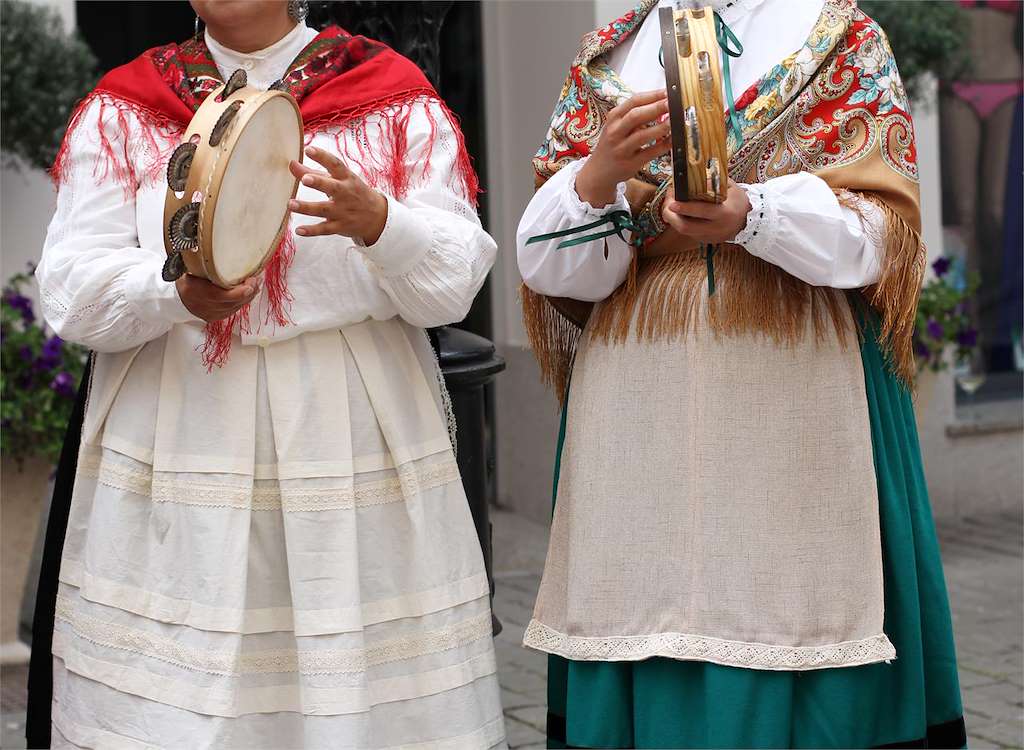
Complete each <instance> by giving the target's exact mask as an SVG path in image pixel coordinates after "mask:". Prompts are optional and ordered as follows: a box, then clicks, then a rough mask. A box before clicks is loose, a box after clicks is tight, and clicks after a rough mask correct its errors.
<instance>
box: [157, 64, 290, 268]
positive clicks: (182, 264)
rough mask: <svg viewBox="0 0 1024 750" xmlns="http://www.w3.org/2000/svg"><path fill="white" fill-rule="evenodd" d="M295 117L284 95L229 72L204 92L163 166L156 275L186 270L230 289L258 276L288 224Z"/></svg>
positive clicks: (237, 73) (243, 74)
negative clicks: (163, 257)
mask: <svg viewBox="0 0 1024 750" xmlns="http://www.w3.org/2000/svg"><path fill="white" fill-rule="evenodd" d="M302 148H303V140H302V116H301V115H300V114H299V107H298V105H297V104H296V102H295V99H293V98H292V97H291V95H289V94H288V93H286V92H284V91H275V90H270V91H260V90H258V89H255V88H252V87H249V86H246V76H245V72H244V71H242V70H236V71H235V72H234V73H232V74H231V76H230V77H229V78H228V81H227V83H225V84H224V85H223V86H222V87H221V88H219V89H217V90H216V91H214V92H212V93H210V95H209V96H207V97H206V99H205V101H203V103H202V104H201V105H200V107H199V109H198V110H197V111H196V113H195V115H194V116H193V117H192V120H191V122H189V124H188V127H187V128H186V130H185V135H184V137H183V139H182V143H181V145H179V146H178V147H177V148H176V149H175V150H174V152H173V153H172V154H171V158H170V160H169V162H168V164H167V197H166V198H165V199H164V249H165V250H166V251H167V261H166V262H165V263H164V269H163V278H164V279H165V280H166V281H175V280H177V279H178V278H180V277H181V276H182V275H183V274H185V273H189V274H192V275H194V276H200V277H202V278H204V279H208V280H209V281H211V282H213V283H214V284H216V285H217V286H221V287H224V288H230V287H233V286H236V285H237V284H239V283H241V282H242V281H244V280H245V279H247V278H248V277H250V276H252V275H253V274H255V273H258V272H259V271H260V270H262V269H263V266H264V265H266V263H267V261H268V260H269V259H270V256H271V255H272V254H273V252H274V250H275V249H276V247H277V245H278V243H279V242H280V240H281V235H282V233H283V232H284V231H285V228H286V226H287V224H288V213H289V212H288V201H289V200H290V199H291V198H294V197H295V191H296V189H297V187H298V180H297V179H296V178H295V177H294V176H293V175H292V174H291V172H290V171H289V170H288V162H289V161H290V160H292V159H295V160H296V161H301V160H302Z"/></svg>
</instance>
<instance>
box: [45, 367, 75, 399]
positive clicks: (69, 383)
mask: <svg viewBox="0 0 1024 750" xmlns="http://www.w3.org/2000/svg"><path fill="white" fill-rule="evenodd" d="M50 388H52V389H53V390H55V391H56V392H57V393H59V394H60V395H61V396H67V397H68V398H72V397H74V395H75V379H74V378H73V377H71V373H70V372H60V373H58V374H57V377H55V378H54V379H53V382H51V383H50Z"/></svg>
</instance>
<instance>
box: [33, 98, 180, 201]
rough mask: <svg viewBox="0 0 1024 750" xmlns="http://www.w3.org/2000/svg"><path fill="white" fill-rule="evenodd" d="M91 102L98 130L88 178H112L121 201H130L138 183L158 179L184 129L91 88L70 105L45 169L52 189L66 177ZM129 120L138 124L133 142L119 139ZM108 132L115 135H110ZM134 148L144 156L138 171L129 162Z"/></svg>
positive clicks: (123, 99)
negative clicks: (54, 153)
mask: <svg viewBox="0 0 1024 750" xmlns="http://www.w3.org/2000/svg"><path fill="white" fill-rule="evenodd" d="M94 102H95V103H97V106H98V107H99V111H98V113H97V115H98V119H99V127H97V129H96V138H97V140H98V143H99V153H98V154H97V156H96V160H95V161H94V163H93V165H92V174H93V177H94V178H95V179H96V182H97V183H100V182H104V181H105V180H107V179H113V180H114V181H115V182H116V183H117V184H118V185H120V186H121V189H122V190H124V194H125V198H126V199H128V198H131V197H132V196H133V195H134V194H135V191H137V190H138V188H139V185H140V184H142V182H143V180H157V179H159V178H160V176H161V175H162V174H163V171H164V169H165V168H166V163H167V159H168V158H169V157H170V155H171V152H172V151H173V150H174V148H175V146H177V139H178V137H179V136H180V135H181V133H182V132H183V130H184V128H183V127H182V126H181V124H180V123H179V122H177V121H176V120H174V119H173V118H170V117H167V116H166V115H164V114H161V113H160V112H157V111H156V110H154V109H150V108H149V107H146V106H144V105H142V104H139V103H138V102H133V101H131V100H128V99H125V98H124V97H121V96H118V95H115V94H112V93H110V92H109V91H104V90H102V89H97V90H95V91H93V92H92V93H90V94H89V95H88V96H86V97H85V98H83V99H82V100H81V101H80V102H78V104H76V105H75V108H74V110H73V111H72V113H71V117H70V119H69V120H68V126H67V130H65V132H64V138H63V140H62V141H61V144H60V149H58V151H57V156H56V158H55V159H54V161H53V166H52V167H50V170H49V174H50V179H51V180H53V184H54V187H56V188H60V186H61V185H63V184H64V183H65V182H66V181H67V179H68V177H69V176H70V170H71V142H72V140H73V139H74V138H75V135H76V134H77V132H78V130H79V129H80V126H81V124H82V118H83V116H84V114H85V112H86V111H87V110H88V109H89V107H90V106H91V105H92V104H93V103H94ZM131 117H134V118H136V120H137V121H138V123H137V124H138V128H137V129H138V131H139V134H138V138H139V139H138V140H133V141H129V140H128V139H126V138H123V137H121V134H123V133H127V132H130V129H131V123H130V122H129V118H131ZM111 132H113V133H115V134H116V135H113V136H112V135H111ZM140 147H141V149H142V151H143V152H145V154H146V157H147V158H146V160H145V161H144V166H143V167H142V169H141V170H140V169H139V167H138V166H136V159H133V158H132V156H133V154H135V155H136V156H137V155H138V152H137V149H139V148H140Z"/></svg>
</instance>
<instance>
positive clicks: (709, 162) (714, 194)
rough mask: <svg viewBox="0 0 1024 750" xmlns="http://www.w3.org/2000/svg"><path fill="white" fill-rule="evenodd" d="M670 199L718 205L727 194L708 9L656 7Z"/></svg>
mask: <svg viewBox="0 0 1024 750" xmlns="http://www.w3.org/2000/svg"><path fill="white" fill-rule="evenodd" d="M658 20H659V23H660V26H661V42H662V51H663V54H664V60H665V83H666V89H667V92H668V111H669V122H670V124H671V128H672V151H671V154H672V178H673V182H674V193H675V196H674V197H675V199H676V200H679V201H689V200H700V201H707V202H712V203H721V202H722V201H724V200H725V196H726V192H727V190H728V182H729V181H728V179H723V177H725V176H726V175H725V170H726V168H727V165H728V157H727V152H726V139H725V107H724V105H723V103H722V67H721V49H720V47H719V44H718V37H717V35H716V32H715V20H714V12H713V11H712V9H711V8H710V7H703V8H685V7H681V5H680V4H679V3H677V4H676V5H675V6H666V7H662V8H659V10H658Z"/></svg>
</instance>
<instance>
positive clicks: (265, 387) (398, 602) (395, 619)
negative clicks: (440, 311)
mask: <svg viewBox="0 0 1024 750" xmlns="http://www.w3.org/2000/svg"><path fill="white" fill-rule="evenodd" d="M200 341H201V331H200V330H199V329H198V328H196V327H192V326H176V327H175V328H174V329H172V331H171V332H170V333H169V334H168V335H167V336H165V337H163V338H162V339H160V340H157V341H154V342H151V343H149V344H147V345H145V346H144V347H141V349H139V350H135V351H132V352H127V353H124V354H118V355H99V356H98V358H97V362H96V370H95V375H94V380H93V385H92V391H91V394H90V401H89V407H88V411H87V414H86V424H85V429H84V434H83V441H82V451H81V455H80V458H79V469H78V477H77V480H76V484H75V490H74V498H73V501H72V508H71V517H70V522H69V524H68V531H67V540H66V543H65V548H64V556H63V561H62V565H61V573H60V591H59V595H58V602H57V624H56V628H55V632H54V646H53V651H54V706H53V728H54V733H53V735H54V746H55V747H60V746H70V747H111V748H149V747H166V748H190V750H192V749H198V748H214V747H216V748H247V749H248V748H275V749H278V748H328V747H330V748H382V747H410V746H412V747H424V748H427V747H430V748H435V747H436V748H489V747H492V746H498V745H503V744H504V728H503V723H502V715H501V706H500V702H499V690H498V684H497V678H496V676H495V668H496V667H495V659H494V650H493V645H492V641H491V618H490V607H489V599H488V585H487V579H486V576H485V572H484V566H483V559H482V556H481V553H480V548H479V544H478V541H477V538H476V534H475V532H474V527H473V523H472V519H471V516H470V513H469V509H468V506H467V503H466V498H465V495H464V493H463V489H462V485H461V482H460V479H459V473H458V469H457V466H456V463H455V458H454V455H453V453H452V447H451V442H450V440H449V437H448V430H447V426H446V424H445V420H444V419H443V414H444V408H443V406H442V401H443V400H442V397H441V393H440V389H439V387H438V384H437V379H436V364H435V362H434V359H433V354H432V352H431V350H430V346H429V343H428V342H427V340H426V337H425V335H424V334H423V332H422V331H421V330H419V329H416V328H413V327H411V326H408V325H406V324H404V323H402V322H400V321H398V320H391V321H383V322H379V321H369V322H366V323H362V324H358V325H355V326H351V327H349V328H346V329H344V330H342V331H340V332H339V331H324V332H318V333H311V334H303V335H301V336H299V337H297V338H294V339H291V340H287V341H283V342H280V343H276V344H273V345H271V346H267V347H265V348H260V347H242V346H238V345H237V343H238V342H236V346H235V349H234V351H233V352H232V353H231V358H230V360H229V361H228V363H227V364H226V365H225V366H224V367H223V368H221V369H218V370H215V371H214V372H212V373H209V374H207V373H206V372H205V370H204V369H203V368H202V365H201V363H200V362H199V357H198V355H197V354H196V352H195V347H196V345H197V343H199V342H200Z"/></svg>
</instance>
